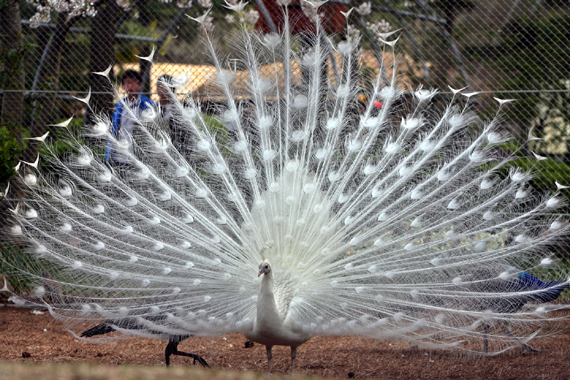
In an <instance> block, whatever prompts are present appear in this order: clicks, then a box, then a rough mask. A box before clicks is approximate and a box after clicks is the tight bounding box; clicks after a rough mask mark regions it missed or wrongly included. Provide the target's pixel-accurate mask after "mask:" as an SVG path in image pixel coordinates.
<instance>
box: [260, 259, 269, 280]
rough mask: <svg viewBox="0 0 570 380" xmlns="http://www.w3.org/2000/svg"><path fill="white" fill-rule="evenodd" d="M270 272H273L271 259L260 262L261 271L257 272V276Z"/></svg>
mask: <svg viewBox="0 0 570 380" xmlns="http://www.w3.org/2000/svg"><path fill="white" fill-rule="evenodd" d="M268 273H271V265H270V264H269V261H267V260H263V261H262V262H261V264H259V272H258V273H257V277H259V276H261V275H262V274H268Z"/></svg>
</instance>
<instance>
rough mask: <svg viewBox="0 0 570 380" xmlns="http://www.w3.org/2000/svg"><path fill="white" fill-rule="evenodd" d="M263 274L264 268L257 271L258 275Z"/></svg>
mask: <svg viewBox="0 0 570 380" xmlns="http://www.w3.org/2000/svg"><path fill="white" fill-rule="evenodd" d="M262 274H263V269H260V270H259V272H258V273H257V277H259V276H261V275H262Z"/></svg>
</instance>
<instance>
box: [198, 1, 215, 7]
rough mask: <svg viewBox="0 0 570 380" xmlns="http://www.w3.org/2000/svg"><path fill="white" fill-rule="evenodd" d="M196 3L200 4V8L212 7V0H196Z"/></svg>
mask: <svg viewBox="0 0 570 380" xmlns="http://www.w3.org/2000/svg"><path fill="white" fill-rule="evenodd" d="M198 4H200V6H201V7H202V8H212V5H213V4H212V0H198Z"/></svg>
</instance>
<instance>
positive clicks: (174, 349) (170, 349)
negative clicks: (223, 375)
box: [164, 340, 210, 368]
mask: <svg viewBox="0 0 570 380" xmlns="http://www.w3.org/2000/svg"><path fill="white" fill-rule="evenodd" d="M178 343H180V342H176V341H173V340H170V341H169V342H168V345H167V346H166V349H165V350H164V357H165V362H166V366H167V367H168V366H170V355H179V356H187V357H190V358H192V359H194V362H193V364H196V361H198V363H200V364H201V365H202V367H208V368H209V367H210V366H209V365H208V363H207V362H206V360H204V358H203V357H201V356H200V355H196V354H191V353H189V352H184V351H178Z"/></svg>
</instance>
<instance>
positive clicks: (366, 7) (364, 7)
mask: <svg viewBox="0 0 570 380" xmlns="http://www.w3.org/2000/svg"><path fill="white" fill-rule="evenodd" d="M355 11H357V12H358V13H360V14H361V15H362V16H366V15H369V14H370V12H372V6H371V4H370V2H367V3H362V4H360V6H359V7H358V8H356V9H355Z"/></svg>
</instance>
